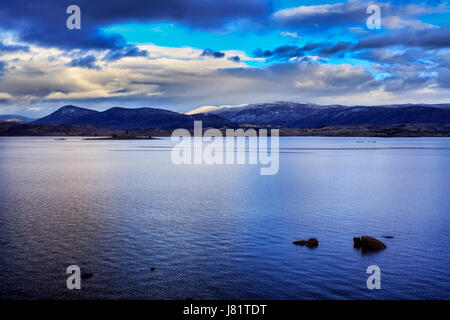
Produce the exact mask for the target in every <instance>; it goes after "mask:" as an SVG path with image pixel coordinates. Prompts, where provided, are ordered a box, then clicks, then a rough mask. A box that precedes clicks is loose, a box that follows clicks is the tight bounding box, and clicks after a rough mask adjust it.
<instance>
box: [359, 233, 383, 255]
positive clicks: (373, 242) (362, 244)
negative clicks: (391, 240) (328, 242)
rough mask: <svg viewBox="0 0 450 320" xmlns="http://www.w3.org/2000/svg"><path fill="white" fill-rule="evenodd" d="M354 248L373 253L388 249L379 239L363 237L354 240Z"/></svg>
mask: <svg viewBox="0 0 450 320" xmlns="http://www.w3.org/2000/svg"><path fill="white" fill-rule="evenodd" d="M353 248H356V249H361V250H362V251H363V252H373V251H380V250H383V249H386V248H387V247H386V245H385V244H384V243H383V242H381V241H380V240H378V239H375V238H372V237H369V236H361V237H354V238H353Z"/></svg>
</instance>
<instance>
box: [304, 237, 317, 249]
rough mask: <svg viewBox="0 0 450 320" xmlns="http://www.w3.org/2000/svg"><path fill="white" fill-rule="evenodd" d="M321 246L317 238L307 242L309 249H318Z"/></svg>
mask: <svg viewBox="0 0 450 320" xmlns="http://www.w3.org/2000/svg"><path fill="white" fill-rule="evenodd" d="M318 245H319V240H317V239H316V238H309V239H308V241H306V246H307V247H308V248H314V247H317V246H318Z"/></svg>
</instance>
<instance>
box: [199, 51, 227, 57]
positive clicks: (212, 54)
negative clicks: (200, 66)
mask: <svg viewBox="0 0 450 320" xmlns="http://www.w3.org/2000/svg"><path fill="white" fill-rule="evenodd" d="M200 56H201V57H213V58H223V57H225V53H223V52H220V51H214V50H211V49H205V50H203V52H202V54H201V55H200Z"/></svg>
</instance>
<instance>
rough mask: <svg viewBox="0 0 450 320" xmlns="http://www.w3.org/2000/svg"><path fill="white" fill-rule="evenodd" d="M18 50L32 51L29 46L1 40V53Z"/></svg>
mask: <svg viewBox="0 0 450 320" xmlns="http://www.w3.org/2000/svg"><path fill="white" fill-rule="evenodd" d="M18 51H24V52H28V51H30V48H29V47H28V46H22V45H17V44H13V45H10V44H4V43H3V42H1V41H0V53H5V52H6V53H9V52H18Z"/></svg>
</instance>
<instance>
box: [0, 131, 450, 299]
mask: <svg viewBox="0 0 450 320" xmlns="http://www.w3.org/2000/svg"><path fill="white" fill-rule="evenodd" d="M369 140H370V141H369ZM371 141H376V143H373V142H371ZM171 145H173V143H172V142H171V141H169V140H168V139H162V140H153V141H83V140H82V139H80V138H70V139H67V140H66V141H56V140H54V139H52V138H0V183H1V193H0V298H2V299H15V298H21V299H23V298H25V299H35V298H45V299H62V298H63V299H72V298H74V299H80V298H81V299H86V298H114V299H116V298H119V299H185V298H187V297H191V298H194V299H202V298H203V299H449V298H450V293H449V288H450V250H449V248H450V197H449V195H450V184H449V182H450V149H449V148H450V139H447V138H401V139H375V138H370V139H367V138H281V139H280V145H281V150H280V170H279V172H278V174H277V175H273V176H261V175H260V174H259V166H255V165H240V166H237V165H234V166H233V165H214V166H211V165H195V166H194V165H192V166H186V165H181V166H175V165H173V164H172V163H171V161H170V148H169V147H170V146H171ZM393 147H394V148H393ZM399 147H400V149H398V148H399ZM365 234H367V235H371V236H374V237H377V238H379V239H382V240H383V241H384V242H385V243H386V245H387V249H385V250H383V251H381V252H378V253H371V254H362V253H361V252H360V251H358V250H356V249H353V241H352V238H353V237H354V236H359V235H365ZM384 235H391V236H394V238H393V239H384V238H382V236H384ZM309 237H316V238H318V239H319V242H320V244H319V247H318V248H316V249H308V248H306V247H300V246H294V245H292V241H294V240H299V239H306V238H309ZM72 264H76V265H79V266H80V267H81V269H82V271H83V272H91V273H93V274H94V276H93V277H92V278H89V279H84V280H82V288H81V290H72V291H71V290H68V289H67V287H66V279H67V277H68V275H67V274H66V268H67V267H68V266H69V265H72ZM373 264H375V265H378V266H379V267H380V268H381V289H380V290H368V289H367V287H366V279H367V277H368V275H367V274H366V268H367V267H368V266H369V265H373ZM150 267H156V270H155V271H151V270H150Z"/></svg>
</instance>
